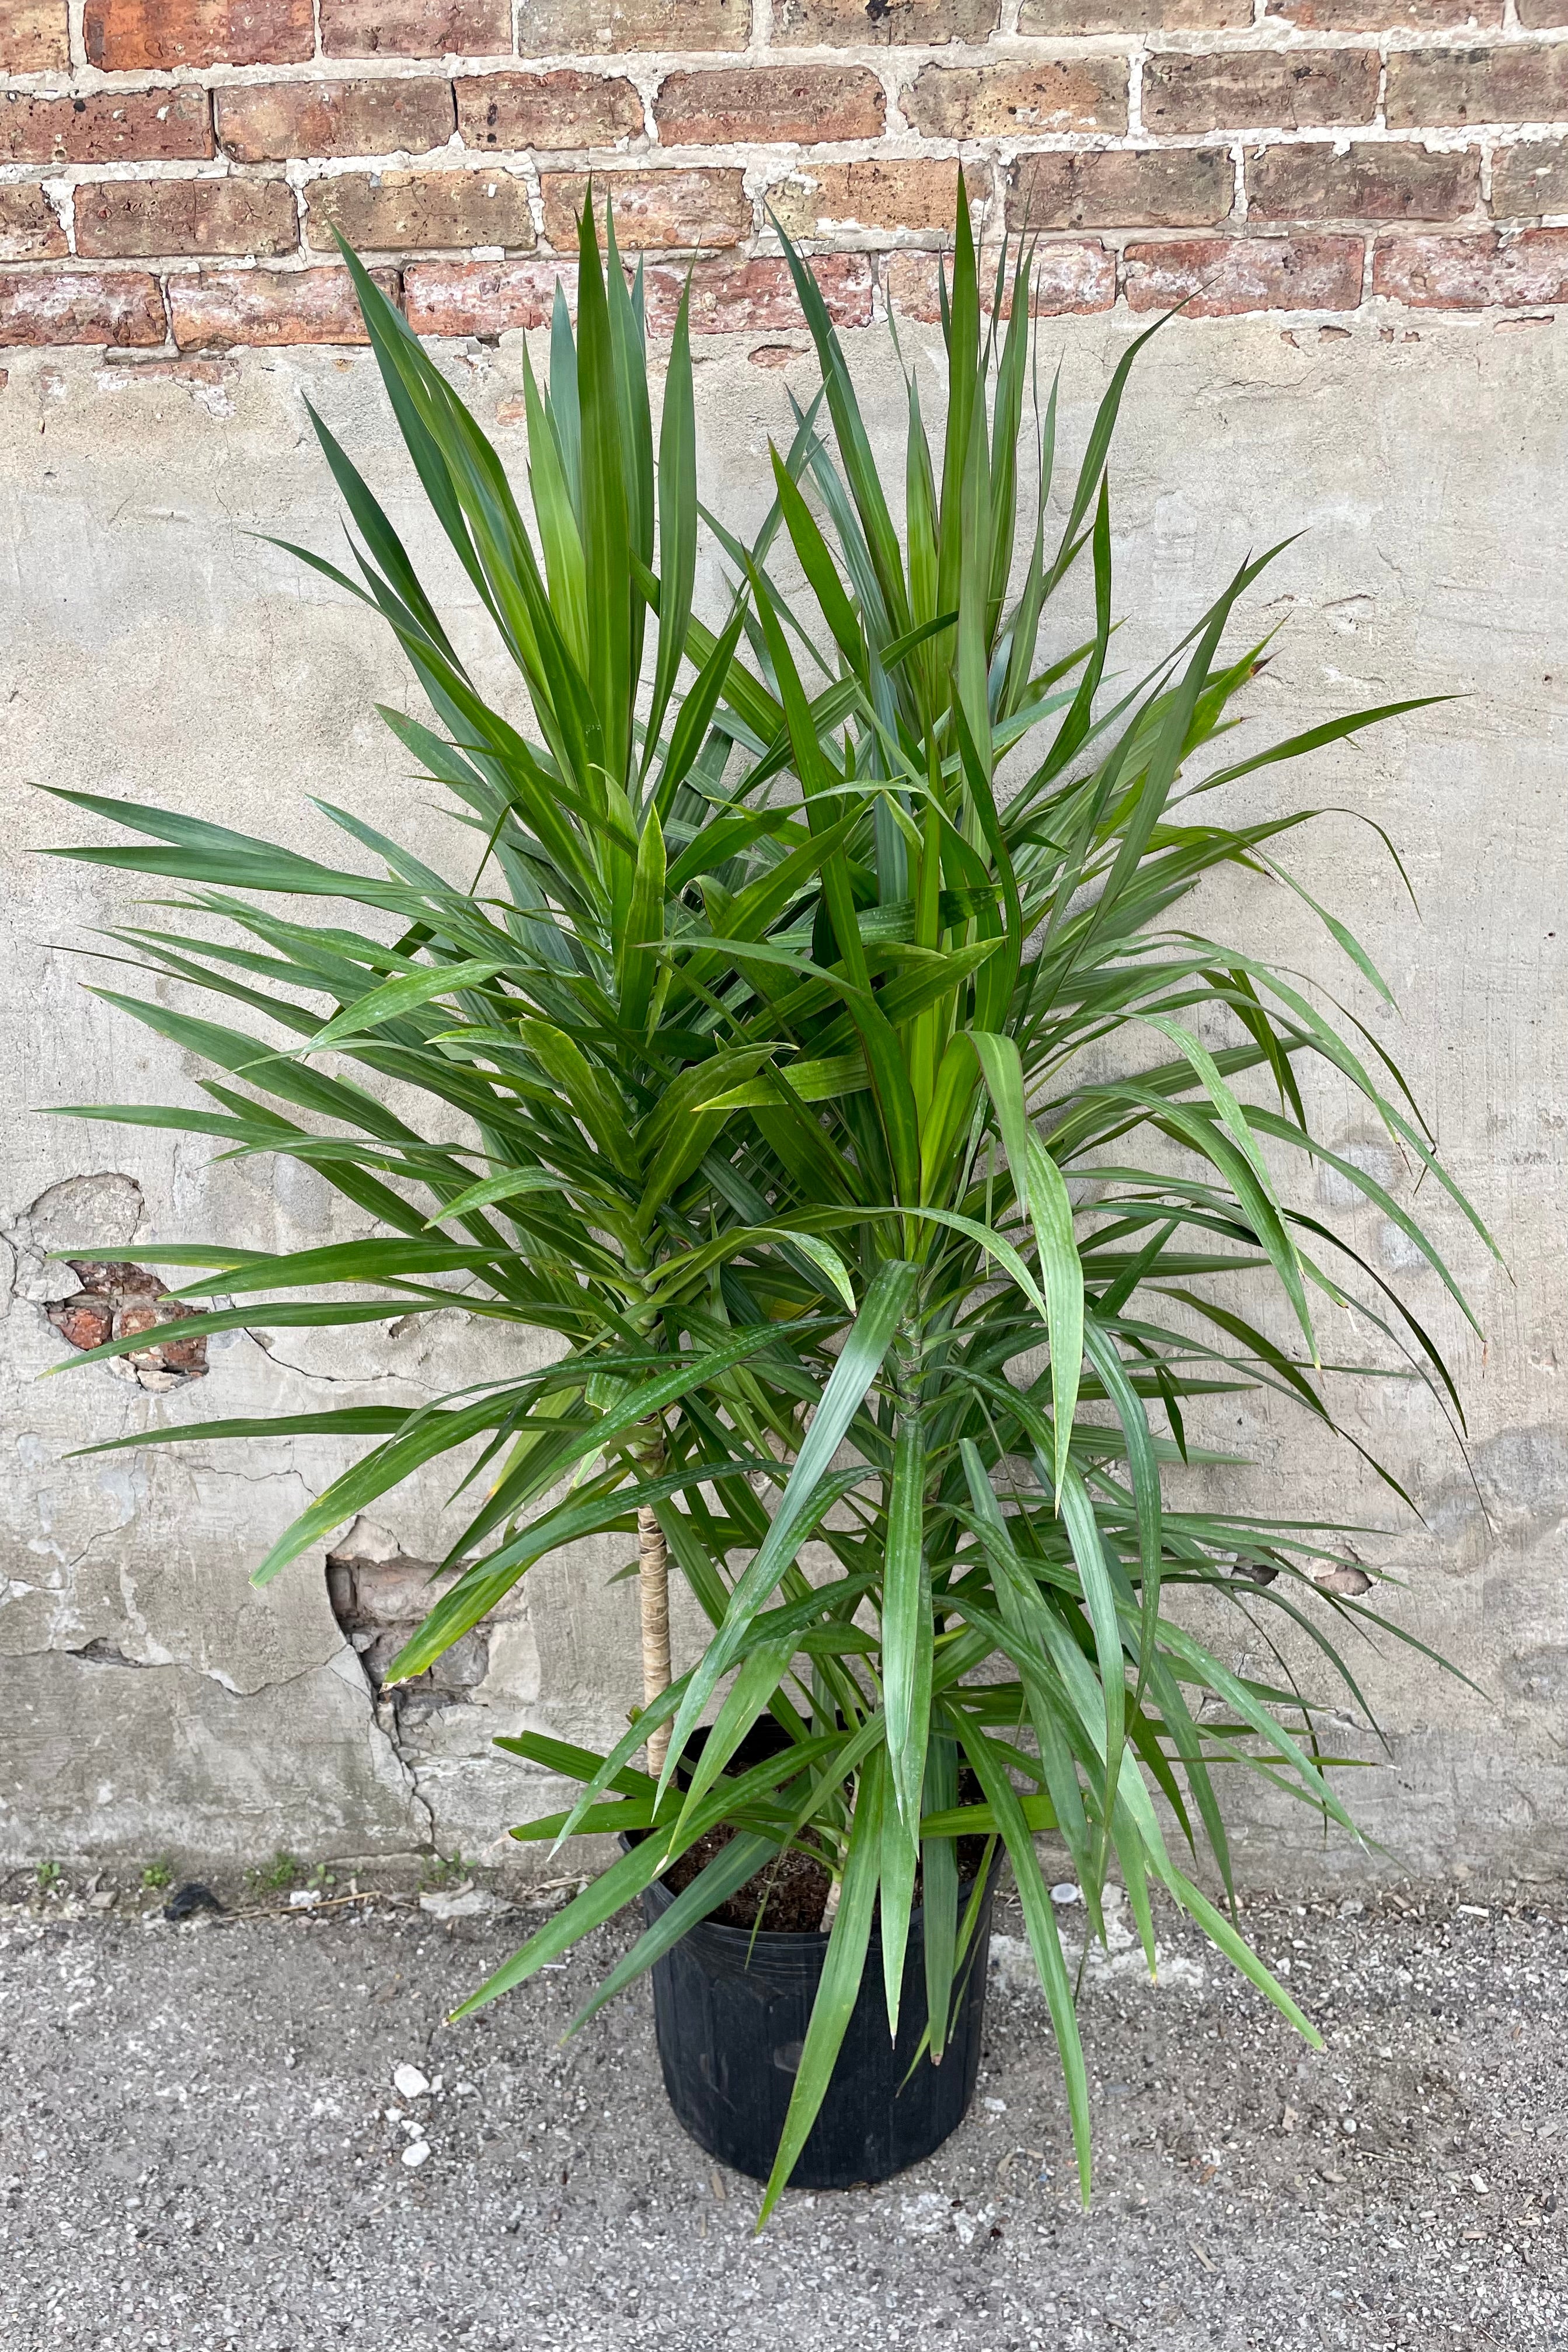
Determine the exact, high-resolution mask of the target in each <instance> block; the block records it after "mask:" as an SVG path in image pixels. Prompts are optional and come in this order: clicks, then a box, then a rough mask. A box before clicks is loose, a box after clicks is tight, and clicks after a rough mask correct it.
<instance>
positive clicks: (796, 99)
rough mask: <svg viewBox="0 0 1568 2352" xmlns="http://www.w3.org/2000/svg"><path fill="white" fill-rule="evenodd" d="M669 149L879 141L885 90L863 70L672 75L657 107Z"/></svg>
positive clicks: (745, 69)
mask: <svg viewBox="0 0 1568 2352" xmlns="http://www.w3.org/2000/svg"><path fill="white" fill-rule="evenodd" d="M653 111H654V120H655V121H657V122H658V134H659V137H660V138H661V139H662V140H663V141H664V142H665V144H666V145H667V146H668V147H688V146H727V145H728V144H729V143H730V142H731V141H732V140H739V139H744V140H774V139H791V140H808V141H816V140H826V139H879V138H880V137H881V135H882V128H883V121H884V118H885V115H886V112H887V101H886V100H885V99H884V98H883V96H882V85H881V83H880V82H879V80H878V79H877V77H876V75H875V74H873V73H868V72H867V70H866V69H865V68H864V67H863V66H728V67H721V68H718V69H717V70H716V71H705V72H702V73H672V74H670V75H669V76H668V79H666V80H665V81H664V82H662V83H661V84H660V86H659V92H658V97H657V98H656V99H655V100H654V105H653Z"/></svg>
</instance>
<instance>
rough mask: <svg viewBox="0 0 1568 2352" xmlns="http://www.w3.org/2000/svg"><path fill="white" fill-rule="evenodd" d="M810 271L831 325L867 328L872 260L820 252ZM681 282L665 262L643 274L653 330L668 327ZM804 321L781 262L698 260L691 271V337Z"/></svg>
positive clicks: (671, 325) (751, 331)
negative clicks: (818, 288)
mask: <svg viewBox="0 0 1568 2352" xmlns="http://www.w3.org/2000/svg"><path fill="white" fill-rule="evenodd" d="M811 274H812V276H813V277H814V278H816V282H817V285H818V286H819V287H820V288H821V289H822V299H823V300H824V302H825V303H826V306H827V315H828V317H829V318H830V319H831V320H833V322H834V324H835V325H836V326H839V327H866V326H869V324H870V322H871V264H870V261H869V259H868V257H867V256H866V255H865V254H863V253H827V254H822V255H819V256H818V257H817V258H816V260H815V261H813V262H812V264H811ZM685 284H686V271H685V269H684V268H679V267H675V266H672V265H671V264H670V263H668V262H660V263H656V264H655V265H654V266H653V268H650V269H649V271H648V272H647V315H648V324H649V326H650V327H652V328H653V330H654V331H655V332H656V333H657V334H661V335H668V333H670V332H671V331H672V330H673V328H674V326H675V314H676V311H677V310H679V306H680V294H681V289H682V288H683V287H684V285H685ZM804 326H805V313H804V311H803V310H801V307H800V303H799V301H798V300H797V299H796V296H795V286H794V283H793V281H792V280H791V278H790V274H789V265H788V263H787V262H785V261H783V260H761V261H731V260H724V261H702V262H699V263H698V265H697V267H696V268H695V269H694V270H693V271H692V273H691V331H692V333H693V334H694V335H754V334H756V333H758V332H760V331H776V330H778V329H779V328H783V327H804Z"/></svg>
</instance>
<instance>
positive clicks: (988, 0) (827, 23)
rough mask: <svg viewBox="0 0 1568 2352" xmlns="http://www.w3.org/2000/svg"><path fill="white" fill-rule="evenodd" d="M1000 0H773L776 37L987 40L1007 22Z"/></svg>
mask: <svg viewBox="0 0 1568 2352" xmlns="http://www.w3.org/2000/svg"><path fill="white" fill-rule="evenodd" d="M1001 17H1002V11H1001V5H1000V0H773V38H774V40H775V41H777V42H778V43H779V44H780V45H781V47H784V46H787V45H788V44H789V43H791V42H797V41H798V42H800V43H801V44H802V45H803V46H804V45H805V44H807V43H810V44H814V45H817V46H820V47H824V48H826V47H831V46H832V45H833V44H834V43H835V42H842V43H843V44H844V45H845V47H858V48H863V47H865V46H866V44H867V43H868V42H870V41H885V42H889V43H893V42H899V43H905V42H913V41H918V42H920V43H921V45H922V46H924V45H927V44H929V45H930V46H931V47H933V48H934V47H937V46H938V45H939V44H940V43H942V41H970V42H975V43H978V42H981V41H984V40H986V39H988V38H989V37H990V36H991V35H992V34H993V33H994V31H995V30H996V27H997V26H998V24H999V23H1000V22H1001Z"/></svg>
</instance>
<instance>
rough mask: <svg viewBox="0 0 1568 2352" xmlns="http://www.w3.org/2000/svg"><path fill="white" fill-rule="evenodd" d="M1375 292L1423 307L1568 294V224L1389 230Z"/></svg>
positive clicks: (1511, 306)
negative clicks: (1516, 232) (1479, 232)
mask: <svg viewBox="0 0 1568 2352" xmlns="http://www.w3.org/2000/svg"><path fill="white" fill-rule="evenodd" d="M1372 285H1373V293H1374V294H1382V295H1384V296H1386V297H1387V299H1389V300H1390V301H1391V302H1405V303H1408V304H1409V305H1410V306H1411V307H1412V308H1413V309H1415V310H1492V309H1494V308H1497V309H1504V310H1517V309H1519V308H1521V306H1522V307H1528V308H1530V309H1532V310H1533V309H1535V308H1537V307H1538V306H1539V305H1541V304H1542V303H1548V302H1565V301H1568V229H1562V228H1531V229H1526V230H1525V231H1524V234H1523V235H1522V236H1510V237H1502V236H1498V235H1497V234H1496V232H1495V231H1494V232H1492V233H1491V234H1490V235H1488V236H1402V237H1399V238H1397V239H1395V238H1393V237H1387V238H1383V239H1381V240H1380V241H1379V243H1378V244H1377V246H1376V247H1375V248H1374V249H1373V261H1372Z"/></svg>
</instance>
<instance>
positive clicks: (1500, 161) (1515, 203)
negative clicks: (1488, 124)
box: [1492, 139, 1568, 220]
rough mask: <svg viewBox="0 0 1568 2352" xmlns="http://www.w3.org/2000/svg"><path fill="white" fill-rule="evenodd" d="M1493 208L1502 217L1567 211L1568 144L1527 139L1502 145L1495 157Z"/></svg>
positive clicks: (1553, 140)
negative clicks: (1510, 144)
mask: <svg viewBox="0 0 1568 2352" xmlns="http://www.w3.org/2000/svg"><path fill="white" fill-rule="evenodd" d="M1492 210H1493V212H1494V213H1496V214H1497V215H1498V216H1499V217H1500V219H1503V220H1508V219H1517V218H1518V216H1519V215H1521V213H1568V146H1563V145H1562V144H1560V143H1559V142H1558V141H1556V140H1555V139H1546V140H1539V141H1538V140H1533V139H1526V140H1521V141H1520V142H1519V143H1518V144H1517V145H1515V146H1512V147H1500V148H1499V149H1498V150H1497V152H1496V153H1495V154H1494V155H1493V157H1492Z"/></svg>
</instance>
